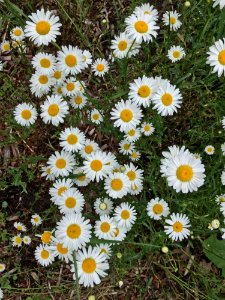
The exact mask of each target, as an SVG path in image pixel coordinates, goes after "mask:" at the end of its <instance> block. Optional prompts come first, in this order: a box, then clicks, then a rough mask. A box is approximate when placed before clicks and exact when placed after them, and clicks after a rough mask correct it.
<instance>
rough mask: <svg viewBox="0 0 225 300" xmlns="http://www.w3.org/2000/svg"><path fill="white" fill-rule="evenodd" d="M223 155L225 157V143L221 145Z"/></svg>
mask: <svg viewBox="0 0 225 300" xmlns="http://www.w3.org/2000/svg"><path fill="white" fill-rule="evenodd" d="M221 151H222V154H223V155H225V143H223V144H221Z"/></svg>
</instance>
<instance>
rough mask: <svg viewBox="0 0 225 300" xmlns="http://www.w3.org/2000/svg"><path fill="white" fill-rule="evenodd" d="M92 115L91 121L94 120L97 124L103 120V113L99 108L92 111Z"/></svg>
mask: <svg viewBox="0 0 225 300" xmlns="http://www.w3.org/2000/svg"><path fill="white" fill-rule="evenodd" d="M90 117H91V122H93V123H95V124H100V123H101V122H102V121H103V117H102V114H101V113H100V111H99V110H97V109H93V110H92V111H91V113H90Z"/></svg>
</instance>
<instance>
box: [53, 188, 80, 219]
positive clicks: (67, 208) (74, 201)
mask: <svg viewBox="0 0 225 300" xmlns="http://www.w3.org/2000/svg"><path fill="white" fill-rule="evenodd" d="M55 204H56V205H57V206H58V207H59V209H60V212H61V213H63V214H65V215H67V214H70V213H80V212H81V210H82V209H83V206H84V196H83V195H82V194H81V193H80V192H79V191H78V190H77V189H76V188H72V189H69V190H68V191H65V192H64V193H63V194H62V196H61V197H60V198H58V199H57V200H56V202H55Z"/></svg>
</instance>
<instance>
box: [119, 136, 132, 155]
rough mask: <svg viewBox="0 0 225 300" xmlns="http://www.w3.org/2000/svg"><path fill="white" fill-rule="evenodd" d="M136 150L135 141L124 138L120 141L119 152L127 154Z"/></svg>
mask: <svg viewBox="0 0 225 300" xmlns="http://www.w3.org/2000/svg"><path fill="white" fill-rule="evenodd" d="M133 150H134V143H133V142H129V141H128V140H127V139H125V140H122V141H121V142H120V143H119V152H120V153H122V154H124V155H126V154H131V153H132V152H133Z"/></svg>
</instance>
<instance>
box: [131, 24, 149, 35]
mask: <svg viewBox="0 0 225 300" xmlns="http://www.w3.org/2000/svg"><path fill="white" fill-rule="evenodd" d="M134 28H135V29H136V30H137V32H139V33H146V32H147V31H148V24H147V23H146V22H145V21H137V22H136V23H135V24H134Z"/></svg>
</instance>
